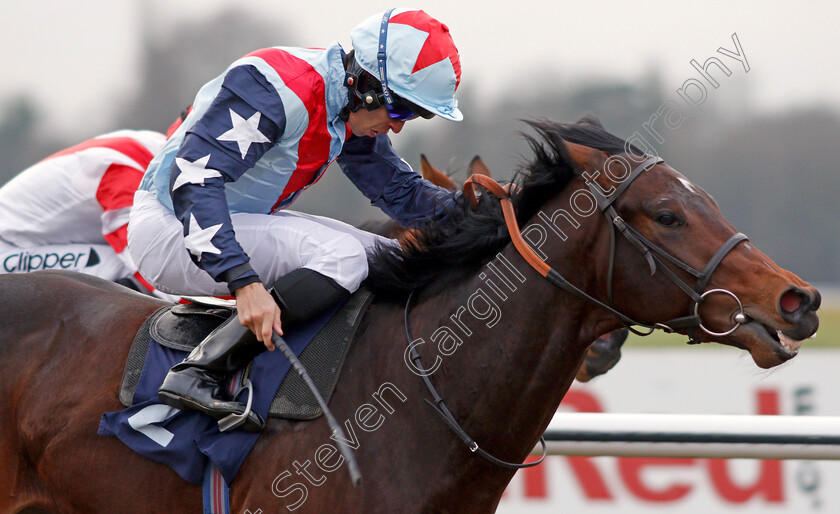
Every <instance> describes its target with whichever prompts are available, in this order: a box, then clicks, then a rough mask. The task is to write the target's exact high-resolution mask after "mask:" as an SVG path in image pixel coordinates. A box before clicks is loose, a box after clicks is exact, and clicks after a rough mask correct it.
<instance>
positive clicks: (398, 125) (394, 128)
mask: <svg viewBox="0 0 840 514" xmlns="http://www.w3.org/2000/svg"><path fill="white" fill-rule="evenodd" d="M403 125H405V122H404V121H397V120H391V122H390V123H389V124H388V126H389V127H390V129H391V132H393V133H394V134H399V133H400V130H402V128H403Z"/></svg>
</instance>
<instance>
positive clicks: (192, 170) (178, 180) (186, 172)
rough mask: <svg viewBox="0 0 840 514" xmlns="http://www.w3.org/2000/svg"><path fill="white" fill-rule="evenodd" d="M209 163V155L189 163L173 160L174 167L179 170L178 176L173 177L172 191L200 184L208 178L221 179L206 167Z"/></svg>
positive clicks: (179, 159) (214, 171) (216, 172)
mask: <svg viewBox="0 0 840 514" xmlns="http://www.w3.org/2000/svg"><path fill="white" fill-rule="evenodd" d="M209 161H210V154H207V155H205V156H204V157H202V158H201V159H196V160H195V161H193V162H190V161H188V160H186V159H181V158H180V157H176V158H175V165H176V166H178V169H179V170H181V173H180V175H178V176H177V177H175V183H174V184H173V185H172V190H173V191H175V190H176V189H178V188H179V187H181V186H183V185H184V184H201V185H202V186H203V185H204V181H205V180H207V179H208V178H215V177H221V176H222V174H221V173H219V172H218V171H216V170H214V169H210V168H208V167H207V163H208V162H209Z"/></svg>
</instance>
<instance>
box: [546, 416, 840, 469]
mask: <svg viewBox="0 0 840 514" xmlns="http://www.w3.org/2000/svg"><path fill="white" fill-rule="evenodd" d="M545 437H546V442H547V444H548V451H549V454H550V455H578V456H616V457H678V458H716V459H736V458H744V459H807V460H817V459H819V460H835V459H840V416H831V417H829V416H744V415H731V416H729V415H702V414H605V413H558V414H556V415H555V416H554V418H553V419H552V421H551V423H550V424H549V428H548V430H546V433H545ZM538 450H539V447H537V448H536V449H535V452H534V453H535V454H538V453H539V451H538Z"/></svg>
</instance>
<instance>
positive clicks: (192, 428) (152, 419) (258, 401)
mask: <svg viewBox="0 0 840 514" xmlns="http://www.w3.org/2000/svg"><path fill="white" fill-rule="evenodd" d="M340 307H341V305H337V306H336V307H335V308H333V309H330V310H328V311H327V312H325V313H323V314H322V315H320V316H318V317H317V318H315V319H313V320H311V321H309V322H307V323H304V324H301V325H299V326H296V327H294V329H293V330H289V331H284V339H285V340H286V343H287V344H288V345H289V347H290V348H291V349H292V351H293V352H294V353H295V355H300V353H301V352H302V351H303V350H304V349H305V348H306V345H307V344H309V342H310V341H312V339H313V338H314V337H315V335H317V334H318V332H319V331H320V330H321V329H322V328H323V327H324V325H326V324H327V322H328V321H329V319H330V318H331V317H332V316H333V314H335V312H337V311H338V309H339V308H340ZM186 356H187V353H186V352H182V351H177V350H173V349H171V348H167V347H164V346H161V345H160V344H158V343H157V342H155V341H154V339H153V340H152V341H151V342H150V343H149V351H148V353H147V354H146V361H145V363H144V364H143V371H142V373H141V375H140V379H139V381H138V383H137V389H136V390H135V392H134V399H133V402H132V406H131V407H128V408H126V409H124V410H121V411H117V412H106V413H105V414H103V415H102V420H101V421H100V422H99V431H98V433H99V434H100V435H104V436H116V437H117V438H119V440H120V441H122V442H123V443H125V444H126V445H127V446H128V447H129V448H131V449H132V450H134V451H136V452H138V453H140V454H141V455H144V456H146V457H148V458H150V459H152V460H155V461H157V462H161V463H163V464H166V465H167V466H169V467H171V468H172V469H174V470H175V472H177V473H178V474H179V475H180V476H181V477H182V478H184V479H185V480H187V481H189V482H191V483H193V484H196V485H201V483H202V479H203V477H204V472H205V469H206V468H207V464H208V462H212V463H213V465H215V466H216V467H217V468H218V469H219V471H220V472H221V473H222V476H223V477H224V478H225V481H226V482H227V483H228V484H231V483H232V482H233V479H234V477H236V473H237V472H238V471H239V468H240V467H241V466H242V463H243V462H245V458H246V457H247V456H248V453H249V452H250V451H251V448H253V446H254V444H255V443H256V442H257V438H258V437H259V434H257V433H251V432H244V431H242V430H233V431H231V432H226V433H222V432H219V428H218V424H217V422H216V420H215V419H213V418H211V417H210V416H207V415H206V414H204V413H201V412H197V411H181V410H179V409H175V408H173V407H169V406H168V405H164V404H163V403H161V401H160V398H159V397H158V394H157V390H158V388H159V387H160V385H161V383H163V379H164V377H165V376H166V373H167V372H168V371H169V368H171V367H172V366H174V365H175V364H177V363H179V362H181V361H183V360H184V358H185V357H186ZM290 368H291V363H290V362H289V361H288V359H286V357H284V356H283V354H282V353H281V352H280V351H277V350H275V351H273V352H263V353H262V354H260V355H259V356H258V357H257V358H256V359H254V363H253V366H252V368H251V375H250V379H251V383H252V384H253V388H254V398H253V404H252V407H251V408H252V409H253V410H254V411H255V412H258V413H259V414H260V415H261V416H262V417H263V419H268V411H269V408H270V407H271V402H272V400H273V399H274V396H275V394H276V393H277V390H278V388H279V387H280V384H281V383H282V382H283V379H284V378H285V377H286V373H288V371H289V369H290ZM237 375H238V374H237ZM232 380H236V377H234V378H233V379H232ZM247 395H248V392H247V391H242V392H241V393H240V394H239V396H238V397H237V399H238V400H239V401H241V402H243V403H245V402H246V401H247V399H248V396H247Z"/></svg>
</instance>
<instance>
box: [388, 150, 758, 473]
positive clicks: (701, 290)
mask: <svg viewBox="0 0 840 514" xmlns="http://www.w3.org/2000/svg"><path fill="white" fill-rule="evenodd" d="M661 162H664V161H663V160H662V159H660V158H659V157H648V158H647V159H645V160H644V161H643V162H642V163H640V164H639V165H638V166H636V167H635V168H634V169H633V170H632V171H631V172H630V174H629V175H628V177H627V178H626V179H625V180H624V181H622V183H621V184H619V185H618V187H616V188H615V190H614V191H612V192H611V193H610V194H609V195H605V194H603V193H602V192H601V190H600V189H599V188H598V187H597V186H596V185H595V184H594V183H593V182H590V181H587V182H586V185H587V186H588V187H589V190H590V192H591V193H592V194H593V195H594V196H595V199H596V201H597V203H598V207H599V209H600V210H601V212H602V213H603V214H604V216H605V217H606V219H607V222H608V223H609V226H610V260H609V270H608V272H607V302H609V304H607V303H604V302H602V301H601V300H598V299H597V298H595V297H593V296H592V295H590V294H588V293H586V292H585V291H583V290H582V289H580V288H578V287H577V286H575V285H574V284H572V283H571V282H569V281H568V280H566V278H565V277H563V275H561V274H560V273H558V272H557V271H556V270H555V269H554V268H552V267H551V266H549V265H548V264H547V263H546V262H545V261H543V260H542V259H541V258H540V257H539V256H538V255H537V254H536V252H534V250H533V249H532V248H531V247H530V246H529V245H528V243H527V242H526V241H525V239H524V238H523V237H522V233H521V231H520V230H519V224H518V223H517V221H516V212H515V211H514V208H513V202H512V201H511V199H510V194H509V193H508V191H506V190H505V189H504V188H503V187H502V186H501V185H500V184H499V183H498V182H496V181H495V180H493V179H492V178H490V177H488V176H486V175H471V176H470V177H469V178H467V180H466V181H465V182H464V195H465V196H466V197H467V198H468V199H469V201H470V204H471V205H472V206H473V208H475V207H477V206H478V197H477V196H476V194H475V186H476V185H479V186H481V187H483V188H485V189H487V190H488V191H489V192H490V193H492V194H493V195H494V196H496V197H497V198H498V199H499V202H500V204H501V207H502V213H503V214H504V217H505V225H506V226H507V230H508V233H509V234H510V239H511V242H512V243H513V245H514V247H515V248H516V250H517V251H518V252H519V254H520V255H521V256H522V258H523V259H525V261H526V262H527V263H528V264H529V265H530V266H531V267H532V268H534V269H535V270H536V271H537V273H539V274H540V275H542V276H543V277H545V278H546V279H547V280H548V281H549V282H551V283H552V284H553V285H555V286H557V287H559V288H561V289H563V290H565V291H568V292H569V293H572V294H574V295H577V296H579V297H581V298H584V299H586V300H587V301H589V302H591V303H593V304H595V305H597V306H599V307H601V308H602V309H605V310H606V311H608V312H610V313H611V314H613V315H614V316H615V317H617V318H618V319H619V320H620V321H621V323H622V324H623V325H624V326H625V327H627V328H628V329H629V330H630V331H632V332H633V333H634V334H637V335H641V336H647V335H650V334H652V333H653V331H654V330H656V329H660V330H663V331H665V332H667V333H672V332H675V331H676V330H679V329H685V330H686V332H687V333H688V335H689V338H690V339H689V341H688V342H689V344H692V343H698V342H700V341H699V340H697V339H696V338H695V337H694V329H695V327H699V328H700V329H701V330H702V331H703V332H706V333H707V334H709V335H712V336H725V335H729V334H731V333H732V332H734V331H735V330H737V329H738V327H740V326H741V325H742V324H744V323H747V322H748V321H749V317H748V316H747V315H746V314H745V313H744V306H743V304H742V303H741V300H740V299H738V297H737V296H736V295H735V293H733V292H731V291H729V290H726V289H709V290H707V291H706V290H705V288H706V286H707V285H708V283H709V280H710V279H711V276H712V273H714V271H715V270H716V269H717V267H718V265H720V263H721V262H722V261H723V259H724V257H726V256H727V255H728V254H729V252H731V251H732V250H733V249H734V248H735V247H736V246H737V245H738V244H739V243H741V242H742V241H747V240H748V239H747V236H745V235H744V234H742V233H741V232H737V233H735V234H733V235H732V236H730V237H729V239H727V240H726V242H724V243H723V244H722V245H721V246H720V248H718V250H717V251H716V252H715V254H714V255H712V258H711V259H709V261H708V262H707V263H706V265H705V266H704V267H703V270H702V271H698V270H696V269H695V268H693V267H692V266H690V265H689V264H686V263H685V262H683V261H682V260H680V259H678V258H677V257H674V256H673V255H671V254H670V253H668V252H667V251H665V250H663V249H662V248H660V247H659V246H657V245H656V244H654V243H653V242H651V241H650V240H648V239H647V238H646V237H645V236H643V235H642V234H641V233H640V232H639V231H637V230H636V229H634V228H633V227H632V226H630V225H628V224H627V223H626V222H625V221H624V220H623V219H622V218H621V216H619V215H618V212H616V210H615V207H613V203H614V202H615V201H616V200H617V199H618V197H619V196H620V195H621V194H622V193H623V192H624V191H625V190H626V189H627V188H628V187H629V186H630V184H631V183H632V182H633V181H634V180H635V179H636V178H637V177H638V176H639V175H641V174H642V173H643V172H645V171H646V170H648V169H650V168H652V167H654V166H655V165H657V164H659V163H661ZM616 229H617V230H619V231H620V232H621V234H622V235H623V236H624V237H625V238H626V239H627V240H628V241H629V242H630V244H631V245H632V246H633V247H634V248H636V249H637V250H638V251H639V252H640V253H641V254H642V255H643V256H644V258H645V260H646V261H647V263H648V266H649V267H650V274H651V275H653V274H654V273H656V271H657V269H661V270H662V272H663V273H664V274H665V276H667V277H668V278H669V279H670V280H671V281H672V282H673V283H674V284H675V285H676V286H677V287H679V288H680V290H682V291H683V292H684V293H685V294H686V295H688V297H689V298H691V301H692V307H691V308H690V309H689V310H690V313H689V315H687V316H683V317H678V318H673V319H671V320H668V321H665V322H663V323H645V322H641V321H637V320H634V319H633V318H631V317H629V316H627V315H626V314H624V313H622V312H620V311H618V310H617V309H615V307H613V295H612V283H613V269H614V267H615V247H616V243H615V239H616V238H615V231H616ZM663 259H664V260H666V261H668V262H670V263H671V264H672V265H674V266H677V267H678V268H680V269H681V270H683V271H685V272H686V273H688V274H690V275H692V276H693V277H695V278H696V279H697V281H696V283H695V284H694V287H692V286H690V285H689V284H686V283H685V281H683V280H682V279H681V278H680V277H679V276H678V275H677V274H676V273H675V272H674V271H673V270H671V268H669V267H668V266H667V265H666V264H665V263H664V262H663ZM657 264H659V266H658V267H657ZM711 294H726V295H729V296H731V297H732V298H734V299H735V301H736V302H737V303H738V310H739V312H738V313H736V314H735V316H734V319H733V320H734V322H735V324H734V326H733V327H732V328H730V329H729V330H727V331H725V332H713V331H711V330H709V329H707V328H706V327H705V326H703V321H702V319H701V318H700V314H699V313H698V309H699V308H700V304H701V303H702V302H703V301H704V300H705V299H706V297H707V296H709V295H711ZM413 298H414V291H413V290H412V292H411V294H409V296H408V299H407V300H406V303H405V314H404V319H405V334H406V337H407V338H408V342H409V344H411V342H412V341H413V340H414V338H413V337H412V336H411V329H410V326H409V320H408V313H409V311H410V309H411V301H412V299H413ZM634 325H637V326H643V327H646V328H648V329H649V331H648V332H641V331H639V330H636V329H634V328H633V326H634ZM411 360H412V361H413V362H414V365H415V366H416V367H417V369H418V370H420V376H421V377H422V378H423V382H424V383H425V384H426V388H427V389H428V390H429V392H430V393H431V395H432V398H434V401H435V403H432V402H430V401H429V400H428V399H427V400H425V401H426V403H428V404H429V406H430V407H431V408H432V409H434V411H435V413H437V414H438V416H440V417H441V419H443V421H444V422H445V423H446V425H447V426H448V427H449V428H450V429H451V430H452V431H453V432H455V434H456V435H457V436H458V437H459V438H460V439H461V440H462V441H463V442H464V444H465V445H467V447H468V448H469V449H470V451H472V452H473V453H477V454H478V455H479V456H480V457H482V458H484V459H485V460H487V461H489V462H491V463H493V464H496V465H498V466H502V467H506V468H513V469H519V468H529V467H532V466H536V465H538V464H540V463H541V462H542V461H543V460H544V459H545V457H546V455H547V449H546V444H545V438H544V437H542V436H541V437H540V444H541V445H542V457H540V459H539V460H538V461H535V462H529V463H527V464H516V463H511V462H506V461H503V460H500V459H498V458H496V457H494V456H492V455H490V454H489V453H487V452H486V451H484V450H482V449H481V448H479V446H478V443H476V442H475V441H474V440H473V439H472V438H471V437H470V436H469V435H468V434H467V433H466V432H465V431H464V429H463V428H461V426H460V425H459V424H458V422H457V421H456V420H455V417H454V416H453V415H452V413H451V412H450V411H449V409H448V408H447V407H446V403H445V402H444V401H443V398H441V396H440V394H438V392H437V390H436V389H435V386H434V385H433V384H432V382H431V380H429V373H428V372H427V370H426V369H425V368H423V365H422V363H421V359H420V353H419V352H418V351H417V347H416V346H414V345H412V346H411Z"/></svg>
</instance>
